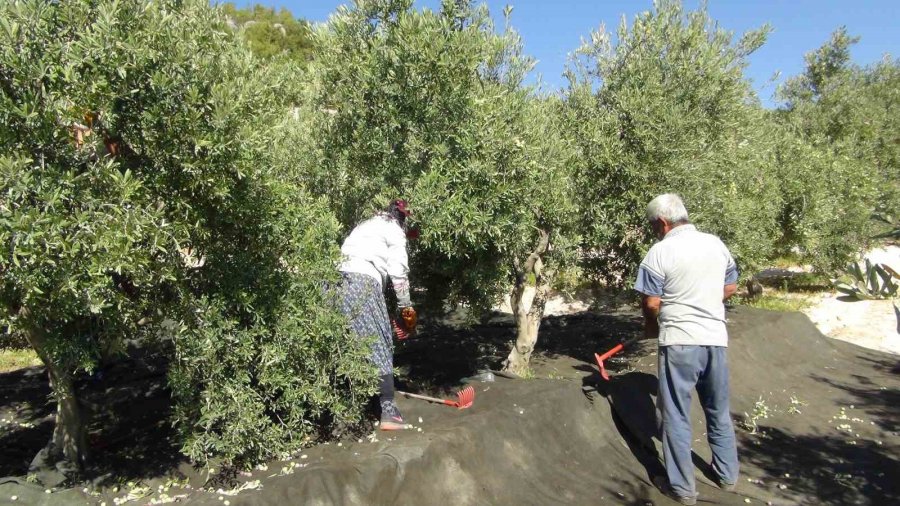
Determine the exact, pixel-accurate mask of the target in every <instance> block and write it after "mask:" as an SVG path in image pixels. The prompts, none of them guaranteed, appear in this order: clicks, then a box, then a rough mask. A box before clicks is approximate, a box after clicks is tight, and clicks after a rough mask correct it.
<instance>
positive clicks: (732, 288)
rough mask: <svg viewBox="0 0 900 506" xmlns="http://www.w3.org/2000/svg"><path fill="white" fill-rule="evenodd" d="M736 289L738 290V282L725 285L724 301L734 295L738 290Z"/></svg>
mask: <svg viewBox="0 0 900 506" xmlns="http://www.w3.org/2000/svg"><path fill="white" fill-rule="evenodd" d="M736 291H737V283H731V284H728V285H725V293H724V295H723V296H722V300H723V301H725V300H728V298H729V297H731V296H732V295H734V292H736Z"/></svg>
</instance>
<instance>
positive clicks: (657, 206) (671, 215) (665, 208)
mask: <svg viewBox="0 0 900 506" xmlns="http://www.w3.org/2000/svg"><path fill="white" fill-rule="evenodd" d="M660 218H662V219H664V220H666V221H667V222H669V223H671V224H676V223H687V222H688V212H687V209H685V207H684V202H682V201H681V197H679V196H678V195H676V194H674V193H664V194H662V195H660V196H659V197H656V198H655V199H653V200H651V201H650V203H649V204H647V219H648V220H650V221H657V220H659V219H660Z"/></svg>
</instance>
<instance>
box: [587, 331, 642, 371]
mask: <svg viewBox="0 0 900 506" xmlns="http://www.w3.org/2000/svg"><path fill="white" fill-rule="evenodd" d="M637 340H638V338H637V337H633V338H631V339H629V340H627V341H625V342H622V343H619V344H617V345H615V346H613V348H612V349H611V350H609V351H607V352H606V353H604V354H603V355H600V354H597V353H594V358H595V359H597V366H598V367H599V368H600V376H602V377H603V379H605V380H606V381H609V373H608V372H606V367H605V366H604V364H603V361H604V360H606V359H608V358H609V357H611V356H613V355H615V354H616V353H619V352H620V351H622V350H623V349H625V347H626V346H631V345H632V344H633V343H634V342H635V341H637Z"/></svg>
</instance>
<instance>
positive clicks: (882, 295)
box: [833, 258, 900, 299]
mask: <svg viewBox="0 0 900 506" xmlns="http://www.w3.org/2000/svg"><path fill="white" fill-rule="evenodd" d="M895 279H897V280H900V275H898V274H897V272H895V271H894V270H893V269H891V268H890V267H888V266H887V265H884V264H873V263H872V262H871V261H870V260H869V259H868V258H867V259H866V268H865V270H863V269H862V267H860V265H859V264H858V263H856V262H854V263H852V264H850V265H849V266H848V267H847V270H846V273H845V274H844V275H843V276H841V277H840V278H839V279H836V280H834V281H833V284H834V287H835V289H837V291H839V292H841V293H844V294H847V295H849V296H851V297H855V298H857V299H890V298H892V297H895V296H896V295H897V290H898V288H900V284H898V283H897V282H896V281H895Z"/></svg>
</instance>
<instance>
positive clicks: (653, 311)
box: [641, 295, 661, 339]
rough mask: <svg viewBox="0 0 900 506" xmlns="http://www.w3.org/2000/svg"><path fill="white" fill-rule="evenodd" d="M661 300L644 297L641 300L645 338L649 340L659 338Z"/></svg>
mask: <svg viewBox="0 0 900 506" xmlns="http://www.w3.org/2000/svg"><path fill="white" fill-rule="evenodd" d="M660 303H661V302H660V298H659V297H657V296H654V295H644V297H643V298H642V299H641V310H642V311H643V313H644V336H645V337H647V338H648V339H656V338H658V337H659V305H660Z"/></svg>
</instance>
